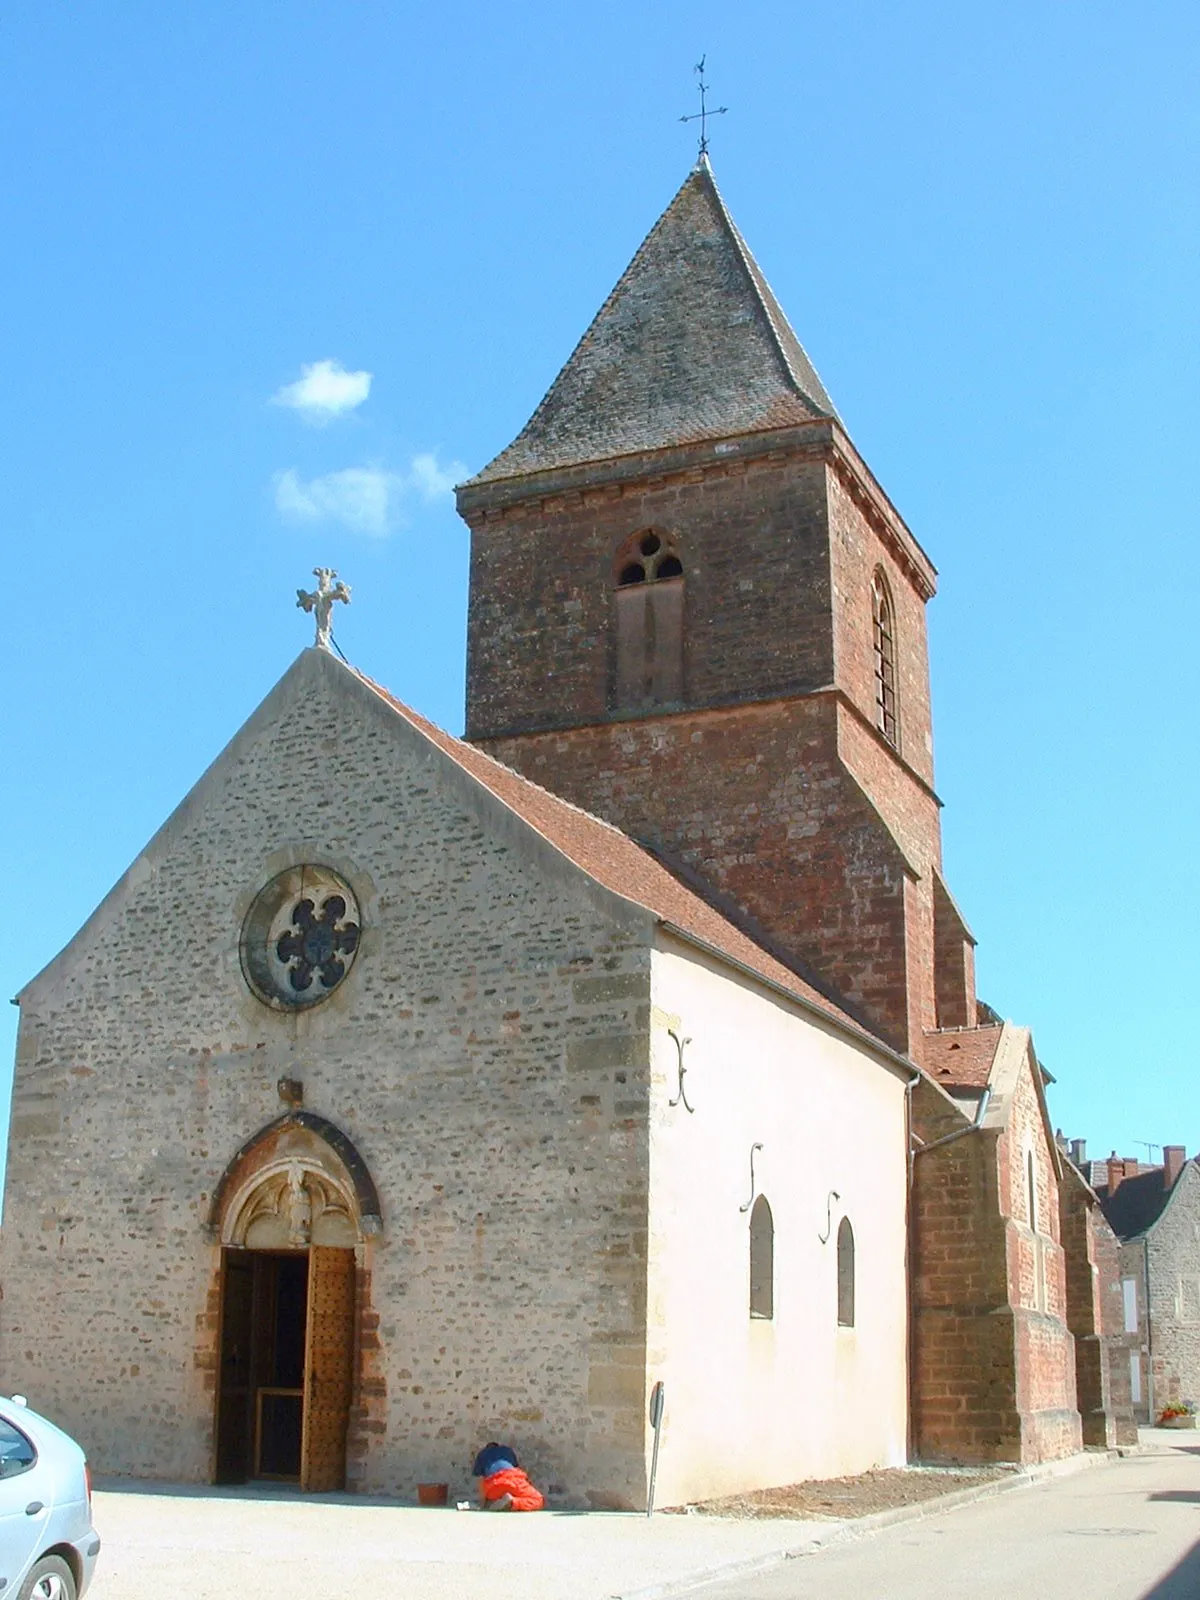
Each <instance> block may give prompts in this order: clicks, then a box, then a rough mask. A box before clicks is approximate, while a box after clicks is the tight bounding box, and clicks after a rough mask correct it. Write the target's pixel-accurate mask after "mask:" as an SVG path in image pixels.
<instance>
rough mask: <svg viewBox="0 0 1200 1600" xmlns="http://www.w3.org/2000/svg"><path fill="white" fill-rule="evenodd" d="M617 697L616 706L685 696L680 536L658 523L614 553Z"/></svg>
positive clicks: (663, 701) (668, 701)
mask: <svg viewBox="0 0 1200 1600" xmlns="http://www.w3.org/2000/svg"><path fill="white" fill-rule="evenodd" d="M613 576H614V579H615V582H616V595H615V602H616V614H617V615H616V627H617V633H616V673H615V696H616V704H617V708H618V709H619V710H637V709H639V708H641V707H645V706H654V705H669V704H671V703H672V702H674V701H678V700H681V699H682V698H683V561H682V559H681V557H680V553H679V545H678V541H677V540H676V539H675V538H674V537H673V536H672V535H671V534H669V533H665V532H663V531H662V530H660V529H657V528H643V529H641V530H640V531H639V532H638V533H635V534H633V535H632V536H631V537H630V538H629V539H627V540H626V541H625V543H624V544H623V545H622V546H621V548H620V550H619V551H618V552H617V559H616V561H615V563H614V566H613Z"/></svg>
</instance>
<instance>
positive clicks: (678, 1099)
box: [667, 1028, 696, 1112]
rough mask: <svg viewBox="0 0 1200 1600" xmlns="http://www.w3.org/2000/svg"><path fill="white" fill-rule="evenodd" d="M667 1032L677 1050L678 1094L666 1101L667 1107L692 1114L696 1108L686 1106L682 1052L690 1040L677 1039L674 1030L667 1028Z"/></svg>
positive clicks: (684, 1070)
mask: <svg viewBox="0 0 1200 1600" xmlns="http://www.w3.org/2000/svg"><path fill="white" fill-rule="evenodd" d="M667 1032H668V1033H669V1034H670V1036H671V1038H672V1039H674V1041H675V1049H676V1050H677V1052H678V1054H679V1092H678V1094H676V1096H675V1098H674V1100H668V1101H667V1105H668V1106H678V1105H681V1106H682V1107H683V1109H684V1110H685V1111H691V1112H694V1111H695V1109H696V1108H695V1106H690V1105H688V1097H687V1090H686V1089H685V1088H684V1087H683V1079H684V1075H685V1073H686V1072H687V1068H686V1067H685V1066H684V1064H683V1052H684V1049H685V1047H686V1046H687V1045H689V1044H691V1042H692V1041H691V1040H690V1039H681V1038H680V1037H679V1035H678V1034H677V1033H676V1032H675V1029H674V1028H668V1029H667Z"/></svg>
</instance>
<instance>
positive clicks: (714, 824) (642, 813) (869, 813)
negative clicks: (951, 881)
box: [486, 696, 932, 1049]
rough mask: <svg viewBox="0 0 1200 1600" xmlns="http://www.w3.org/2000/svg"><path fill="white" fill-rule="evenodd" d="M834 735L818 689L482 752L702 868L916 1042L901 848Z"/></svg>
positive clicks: (893, 1033) (895, 1032)
mask: <svg viewBox="0 0 1200 1600" xmlns="http://www.w3.org/2000/svg"><path fill="white" fill-rule="evenodd" d="M837 730H838V721H837V707H836V704H835V703H834V701H833V700H832V699H831V698H829V697H822V696H818V697H813V698H808V699H799V700H784V701H776V702H773V703H771V704H767V705H750V706H741V707H731V708H727V709H724V710H719V711H709V712H704V713H695V714H692V715H689V716H686V717H679V716H667V717H657V718H644V719H641V720H639V721H636V722H624V723H615V724H599V725H597V726H594V727H582V728H574V729H570V730H565V731H563V732H560V733H546V734H537V735H527V736H526V737H524V738H519V739H518V738H513V739H504V740H491V741H488V742H487V746H486V748H488V749H489V750H490V751H491V753H492V754H493V755H496V756H497V757H498V758H499V759H500V760H501V761H504V762H506V763H508V764H509V765H511V766H515V767H517V768H518V769H519V770H521V771H523V772H524V773H525V774H526V775H527V776H528V777H530V778H532V779H533V780H534V781H535V782H537V783H540V784H543V785H544V786H545V787H546V788H548V789H553V790H554V791H555V792H556V793H558V794H561V795H565V796H566V798H567V799H569V800H572V801H574V802H575V803H576V804H577V805H581V806H583V807H585V808H586V809H588V810H591V811H594V812H597V813H598V814H599V815H600V816H603V817H606V818H608V819H609V820H610V821H613V822H615V823H616V824H617V825H618V826H619V827H621V828H623V829H624V830H625V831H626V832H628V833H631V834H633V835H634V837H636V838H639V839H642V840H644V841H646V842H647V843H648V844H650V845H651V846H652V848H654V849H656V850H658V851H660V852H661V853H662V854H663V855H664V856H666V857H667V859H669V860H671V861H673V862H675V863H678V864H680V865H682V866H684V867H686V868H689V869H691V870H693V871H695V872H697V873H699V874H700V875H701V876H702V877H703V878H704V879H705V880H706V881H707V882H708V883H709V884H710V885H711V886H713V888H714V889H715V890H716V891H717V892H718V894H721V895H724V896H726V897H728V899H729V901H730V902H731V903H732V904H733V905H734V906H736V907H740V908H742V910H743V911H744V912H746V913H747V914H748V915H749V916H750V917H751V918H752V919H754V920H755V922H757V923H758V924H759V925H760V926H761V927H763V928H765V929H766V930H767V931H768V932H769V934H770V935H771V936H773V937H774V938H775V939H777V940H779V941H780V942H781V943H782V944H783V945H784V947H785V948H786V949H787V950H789V951H791V952H792V953H793V954H796V955H798V956H799V957H800V958H801V959H802V960H805V961H807V962H808V963H809V964H810V965H811V966H812V967H813V968H814V969H815V970H816V971H817V972H819V973H822V974H824V976H825V977H826V978H827V979H828V980H829V981H830V982H831V983H832V984H833V985H834V986H835V987H836V988H837V989H838V990H839V991H840V992H841V993H842V994H844V995H845V996H846V997H847V998H848V999H849V1000H850V1001H851V1002H857V1003H859V1004H861V1006H862V1007H863V1009H864V1011H865V1012H866V1013H867V1014H869V1015H870V1016H871V1017H872V1018H873V1019H874V1020H875V1021H876V1022H877V1024H878V1026H879V1027H880V1028H881V1031H883V1032H884V1035H885V1037H886V1038H887V1039H888V1040H889V1042H891V1043H892V1044H894V1045H896V1046H898V1047H899V1048H901V1049H906V1048H908V1047H909V1044H910V1034H911V1033H912V1032H913V1030H914V1027H915V1029H917V1030H919V1028H920V1027H921V1026H922V1019H923V1017H924V1015H925V1013H926V1012H929V1011H931V1010H932V981H931V978H930V975H929V968H928V967H924V968H922V969H920V970H919V971H918V969H917V967H916V966H915V964H914V967H913V972H914V974H916V975H917V981H919V982H920V983H921V984H922V989H923V990H924V988H926V987H927V988H928V991H929V995H930V1000H929V1003H928V1005H923V1006H922V1007H921V1011H920V1012H919V1013H918V1014H917V1015H916V1016H915V1017H910V999H909V988H908V985H909V980H910V971H909V946H908V942H907V940H908V935H907V931H906V918H907V917H908V916H909V915H910V910H911V908H910V907H909V906H908V905H907V904H906V898H905V896H906V889H905V877H906V872H905V864H904V859H903V857H902V855H901V854H900V852H899V850H898V849H897V847H896V845H895V844H894V842H893V840H892V839H891V837H890V835H889V833H888V830H887V829H886V828H885V827H884V826H883V825H882V824H881V821H880V818H879V814H878V812H877V811H876V810H875V809H874V807H873V806H871V804H870V803H869V801H868V800H867V798H866V796H865V795H864V794H863V792H862V790H861V789H860V788H859V786H858V785H857V784H856V783H855V782H854V780H853V779H852V778H851V777H850V776H849V774H848V773H847V772H846V770H845V767H844V765H843V763H842V762H841V760H840V759H839V756H838V748H837ZM918 903H919V897H918ZM930 915H931V913H930ZM931 935H932V930H930V936H931ZM914 1047H915V1041H914Z"/></svg>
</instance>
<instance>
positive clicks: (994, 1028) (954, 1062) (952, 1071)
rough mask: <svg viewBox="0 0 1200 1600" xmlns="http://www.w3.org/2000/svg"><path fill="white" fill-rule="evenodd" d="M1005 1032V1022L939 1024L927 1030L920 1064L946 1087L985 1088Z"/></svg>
mask: <svg viewBox="0 0 1200 1600" xmlns="http://www.w3.org/2000/svg"><path fill="white" fill-rule="evenodd" d="M1003 1032H1004V1025H1003V1024H1002V1023H997V1024H994V1025H993V1024H988V1025H987V1026H985V1027H982V1028H940V1029H938V1030H936V1031H934V1030H932V1029H931V1030H930V1031H928V1032H927V1033H926V1034H925V1044H924V1051H923V1055H922V1060H921V1065H922V1066H923V1067H924V1068H925V1071H926V1072H927V1073H928V1074H929V1076H930V1077H931V1078H932V1079H933V1081H934V1082H935V1083H940V1084H941V1086H942V1088H943V1089H983V1088H986V1087H987V1084H988V1081H989V1079H990V1078H991V1075H992V1064H993V1062H994V1061H995V1059H996V1051H997V1050H998V1049H999V1046H1000V1036H1001V1034H1002V1033H1003Z"/></svg>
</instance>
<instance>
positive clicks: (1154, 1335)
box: [1097, 1145, 1200, 1422]
mask: <svg viewBox="0 0 1200 1600" xmlns="http://www.w3.org/2000/svg"><path fill="white" fill-rule="evenodd" d="M1106 1168H1107V1173H1106V1177H1107V1181H1106V1182H1105V1183H1104V1184H1102V1185H1101V1186H1100V1187H1099V1188H1098V1189H1097V1193H1098V1195H1099V1198H1100V1204H1101V1206H1102V1207H1103V1210H1104V1215H1105V1217H1106V1218H1107V1219H1108V1222H1109V1224H1110V1226H1111V1227H1112V1229H1113V1232H1114V1233H1115V1234H1116V1236H1117V1238H1118V1239H1119V1240H1120V1276H1121V1292H1122V1297H1123V1299H1122V1307H1123V1316H1122V1332H1121V1335H1120V1338H1119V1341H1118V1342H1119V1343H1120V1345H1121V1346H1122V1348H1123V1349H1124V1351H1125V1353H1126V1359H1127V1361H1128V1364H1129V1373H1130V1385H1131V1391H1132V1400H1133V1408H1134V1412H1135V1414H1136V1415H1137V1417H1138V1419H1139V1420H1140V1421H1142V1422H1147V1421H1153V1420H1154V1418H1156V1417H1157V1416H1158V1415H1159V1414H1160V1413H1161V1411H1162V1409H1163V1407H1164V1406H1165V1405H1167V1404H1168V1403H1169V1402H1171V1401H1173V1400H1191V1401H1194V1402H1196V1403H1197V1404H1200V1169H1198V1168H1197V1165H1196V1162H1195V1160H1191V1161H1189V1160H1188V1159H1187V1153H1186V1150H1185V1148H1184V1146H1183V1145H1164V1147H1163V1165H1162V1166H1160V1167H1146V1166H1144V1165H1142V1164H1140V1163H1139V1162H1137V1161H1126V1160H1121V1159H1120V1158H1118V1157H1117V1156H1116V1155H1113V1156H1112V1157H1110V1159H1109V1160H1108V1162H1107V1163H1106Z"/></svg>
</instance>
